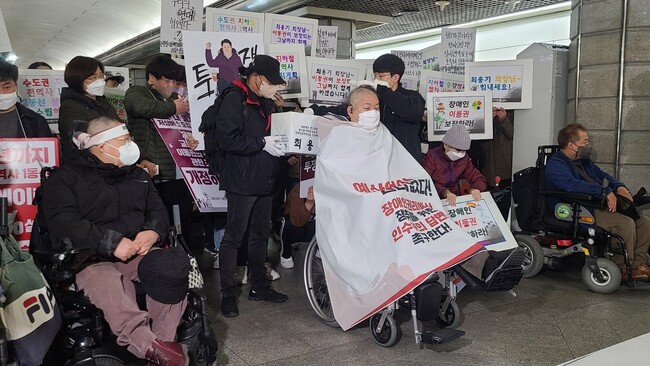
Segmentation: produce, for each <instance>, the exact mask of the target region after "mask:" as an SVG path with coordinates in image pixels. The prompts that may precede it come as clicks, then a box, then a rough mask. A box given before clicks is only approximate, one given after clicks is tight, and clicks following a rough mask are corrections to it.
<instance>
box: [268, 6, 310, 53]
mask: <svg viewBox="0 0 650 366" xmlns="http://www.w3.org/2000/svg"><path fill="white" fill-rule="evenodd" d="M264 28H265V29H264V35H265V38H264V42H266V44H269V45H270V44H299V45H303V46H305V54H306V55H308V56H314V55H315V54H316V47H315V46H316V40H317V36H318V19H308V18H301V17H294V16H290V15H278V14H270V13H267V14H265V18H264Z"/></svg>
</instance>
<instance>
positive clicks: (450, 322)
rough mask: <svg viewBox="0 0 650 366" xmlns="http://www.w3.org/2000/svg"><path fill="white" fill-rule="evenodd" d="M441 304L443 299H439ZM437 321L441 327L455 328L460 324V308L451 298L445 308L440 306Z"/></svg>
mask: <svg viewBox="0 0 650 366" xmlns="http://www.w3.org/2000/svg"><path fill="white" fill-rule="evenodd" d="M441 302H442V303H443V304H444V302H445V299H444V298H443V300H442V301H441ZM436 323H438V324H439V325H440V326H441V327H443V328H451V329H456V328H458V326H459V325H460V308H459V307H458V304H457V303H456V301H454V300H452V301H451V302H450V303H449V306H447V308H446V309H443V308H442V307H441V308H440V316H438V317H437V318H436Z"/></svg>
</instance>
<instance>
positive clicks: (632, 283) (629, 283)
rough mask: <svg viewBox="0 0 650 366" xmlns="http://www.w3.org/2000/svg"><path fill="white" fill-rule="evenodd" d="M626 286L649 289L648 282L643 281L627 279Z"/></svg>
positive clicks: (649, 284)
mask: <svg viewBox="0 0 650 366" xmlns="http://www.w3.org/2000/svg"><path fill="white" fill-rule="evenodd" d="M626 285H627V287H629V288H631V289H635V290H650V282H644V281H634V280H632V281H627V283H626Z"/></svg>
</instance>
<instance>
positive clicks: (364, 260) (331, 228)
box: [314, 118, 482, 330]
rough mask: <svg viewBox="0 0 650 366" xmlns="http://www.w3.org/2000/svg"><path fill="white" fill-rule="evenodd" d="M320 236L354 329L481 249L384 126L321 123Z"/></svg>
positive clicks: (338, 308) (335, 293)
mask: <svg viewBox="0 0 650 366" xmlns="http://www.w3.org/2000/svg"><path fill="white" fill-rule="evenodd" d="M318 128H319V137H320V140H321V141H320V148H321V150H320V154H319V155H318V158H317V159H316V178H315V182H314V195H315V201H316V239H317V240H318V245H319V248H320V255H321V258H322V260H323V265H324V269H325V276H326V280H327V286H328V291H329V295H330V299H331V302H332V308H333V311H334V317H335V318H336V321H337V322H338V323H339V324H340V325H341V327H342V328H343V329H344V330H347V329H349V328H351V327H353V326H354V325H356V324H358V323H359V322H361V321H363V320H365V319H366V318H368V317H370V316H371V315H373V314H375V313H377V312H378V311H380V310H381V309H383V308H385V307H386V306H387V305H388V304H390V303H391V302H393V301H396V300H397V299H398V298H400V297H402V296H404V295H406V294H408V293H409V292H410V291H411V290H412V289H413V288H415V287H416V286H418V285H419V284H421V283H422V282H423V281H424V280H426V278H427V277H428V276H429V275H430V274H431V273H432V272H437V271H441V270H443V269H446V268H449V267H451V266H453V265H455V264H457V263H459V262H462V261H464V260H466V259H467V258H469V257H471V256H472V255H473V254H475V253H476V252H477V251H478V250H480V249H481V248H482V246H481V245H480V244H478V243H476V240H475V239H473V238H472V237H471V236H470V235H468V234H467V233H466V232H465V231H463V230H462V229H461V228H459V227H458V226H457V225H456V224H455V223H454V222H453V221H452V220H451V219H450V218H449V217H448V216H447V215H446V213H445V210H444V209H443V208H442V204H441V202H440V199H439V198H438V195H437V193H436V190H435V187H434V185H433V182H432V181H431V178H430V177H429V175H428V174H427V172H426V171H425V170H424V169H423V168H422V167H421V166H420V164H418V162H417V161H416V160H415V159H413V157H412V156H411V154H409V153H408V151H406V149H405V148H404V147H403V146H402V145H401V144H400V142H399V141H397V140H396V139H395V138H393V136H392V135H391V133H390V132H389V131H388V130H387V129H386V127H384V125H383V124H381V123H379V122H377V123H376V124H374V125H372V126H360V125H359V124H355V123H350V122H341V121H331V120H328V119H326V118H319V125H318Z"/></svg>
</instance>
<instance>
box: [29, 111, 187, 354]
mask: <svg viewBox="0 0 650 366" xmlns="http://www.w3.org/2000/svg"><path fill="white" fill-rule="evenodd" d="M76 143H77V146H78V147H79V148H80V149H82V150H81V151H79V150H77V154H76V155H73V157H72V159H71V160H70V161H68V163H66V165H64V166H63V167H62V168H61V169H59V170H57V171H55V172H54V173H52V175H51V176H50V177H49V178H48V179H47V180H46V181H45V183H44V184H43V201H42V206H41V208H42V210H43V213H44V219H45V220H44V221H45V225H46V227H47V228H48V232H49V233H50V234H51V236H52V239H53V242H54V243H62V244H61V245H62V246H63V248H61V249H63V250H68V249H79V250H80V253H79V254H78V255H79V256H82V258H80V259H84V262H83V269H82V270H81V271H79V272H78V273H77V274H76V283H77V285H78V286H79V288H80V289H82V290H83V291H84V293H85V294H86V296H88V297H89V298H90V300H91V302H92V303H93V304H95V306H97V307H98V308H99V309H101V310H102V311H103V313H104V316H105V318H106V321H107V322H108V324H109V326H110V328H111V330H112V331H113V333H115V335H116V336H117V343H118V344H120V345H124V346H128V349H129V351H130V352H132V353H133V354H134V355H136V356H138V357H140V358H143V359H147V360H149V361H151V362H153V363H155V364H157V365H169V366H177V365H184V362H185V356H184V354H183V350H182V348H181V346H180V344H178V343H174V339H175V337H176V328H177V326H178V324H179V323H180V319H181V316H182V314H183V310H184V308H185V305H186V300H185V299H184V297H185V295H186V293H181V294H180V296H181V297H180V300H178V301H175V302H174V301H170V302H165V303H162V302H159V301H155V300H153V299H152V298H151V297H150V296H147V311H143V310H140V309H139V308H138V305H137V303H136V301H135V288H134V285H133V282H132V281H134V280H138V264H139V263H140V261H141V260H142V258H143V257H144V255H145V254H147V253H148V252H149V251H150V250H151V248H152V246H155V245H159V244H160V243H162V241H163V240H165V238H166V237H167V233H168V229H169V224H168V218H167V211H166V209H165V207H164V205H163V203H162V201H161V200H160V197H158V193H157V192H156V190H155V189H154V187H153V184H152V183H151V180H150V179H149V177H148V175H147V173H146V172H145V171H144V170H143V169H142V168H140V167H137V166H135V165H133V164H134V163H135V162H136V160H137V159H138V157H139V150H138V147H137V145H135V143H134V142H133V141H131V137H130V136H129V131H128V130H127V129H126V126H125V125H124V124H122V123H121V122H119V121H117V120H115V119H111V118H107V117H99V118H97V119H94V120H91V121H90V122H89V123H88V128H87V134H81V135H78V137H77V138H76ZM69 246H71V247H69ZM165 275H166V274H165V273H160V277H161V279H160V280H161V281H165ZM161 301H162V300H161ZM150 321H151V324H150Z"/></svg>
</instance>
